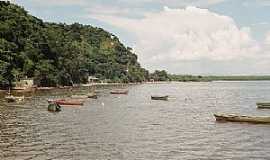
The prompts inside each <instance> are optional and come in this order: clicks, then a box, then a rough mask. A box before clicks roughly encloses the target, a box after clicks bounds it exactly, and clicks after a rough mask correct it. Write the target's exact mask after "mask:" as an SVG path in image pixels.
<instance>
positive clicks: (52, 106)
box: [48, 103, 61, 112]
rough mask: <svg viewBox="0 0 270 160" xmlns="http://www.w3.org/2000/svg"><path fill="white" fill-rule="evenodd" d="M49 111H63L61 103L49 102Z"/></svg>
mask: <svg viewBox="0 0 270 160" xmlns="http://www.w3.org/2000/svg"><path fill="white" fill-rule="evenodd" d="M48 111H51V112H60V111H61V106H60V105H59V104H57V103H49V105H48Z"/></svg>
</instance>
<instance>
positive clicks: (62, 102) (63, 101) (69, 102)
mask: <svg viewBox="0 0 270 160" xmlns="http://www.w3.org/2000/svg"><path fill="white" fill-rule="evenodd" d="M48 102H49V103H56V104H58V105H80V106H81V105H83V103H84V101H82V100H67V99H56V100H48Z"/></svg>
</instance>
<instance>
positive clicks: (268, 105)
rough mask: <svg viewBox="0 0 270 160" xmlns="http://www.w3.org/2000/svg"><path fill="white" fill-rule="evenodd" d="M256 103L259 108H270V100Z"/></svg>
mask: <svg viewBox="0 0 270 160" xmlns="http://www.w3.org/2000/svg"><path fill="white" fill-rule="evenodd" d="M256 105H257V108H259V109H270V103H269V102H261V103H256Z"/></svg>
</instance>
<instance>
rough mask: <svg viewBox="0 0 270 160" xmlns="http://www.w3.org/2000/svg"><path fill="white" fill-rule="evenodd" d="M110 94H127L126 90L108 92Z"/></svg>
mask: <svg viewBox="0 0 270 160" xmlns="http://www.w3.org/2000/svg"><path fill="white" fill-rule="evenodd" d="M110 93H111V94H128V90H120V89H118V90H113V91H111V92H110Z"/></svg>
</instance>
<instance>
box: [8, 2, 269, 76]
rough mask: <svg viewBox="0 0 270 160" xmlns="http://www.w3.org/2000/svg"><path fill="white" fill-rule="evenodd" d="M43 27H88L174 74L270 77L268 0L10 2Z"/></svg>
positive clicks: (146, 62)
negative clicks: (104, 32) (44, 23)
mask: <svg viewBox="0 0 270 160" xmlns="http://www.w3.org/2000/svg"><path fill="white" fill-rule="evenodd" d="M12 2H14V3H17V4H19V5H21V6H23V7H24V8H25V9H26V10H28V11H29V13H30V14H32V15H34V16H37V17H39V18H41V19H43V20H45V21H50V22H63V23H68V24H71V23H74V22H79V23H82V24H90V25H93V26H97V27H102V28H104V29H105V30H108V31H110V32H113V34H115V35H117V36H118V37H119V38H120V39H121V41H122V42H123V43H124V44H125V45H127V46H130V47H132V48H133V49H134V51H135V53H136V54H137V55H138V56H139V62H140V63H141V64H142V66H143V67H145V68H146V69H149V70H150V71H153V70H155V69H166V70H168V71H169V72H170V73H177V74H202V75H210V74H218V75H231V74H233V75H251V74H252V75H262V74H270V0H13V1H12Z"/></svg>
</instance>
